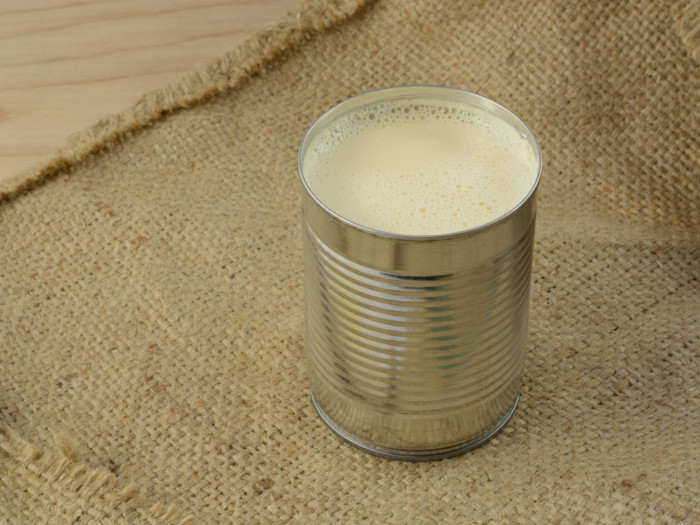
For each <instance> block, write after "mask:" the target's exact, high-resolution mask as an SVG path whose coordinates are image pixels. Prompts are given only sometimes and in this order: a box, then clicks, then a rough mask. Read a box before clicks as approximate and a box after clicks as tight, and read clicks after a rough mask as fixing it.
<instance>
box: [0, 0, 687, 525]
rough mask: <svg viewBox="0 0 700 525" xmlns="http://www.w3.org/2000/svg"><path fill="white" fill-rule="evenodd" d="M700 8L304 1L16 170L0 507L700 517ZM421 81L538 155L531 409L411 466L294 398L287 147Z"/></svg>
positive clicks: (6, 204)
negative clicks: (367, 102)
mask: <svg viewBox="0 0 700 525" xmlns="http://www.w3.org/2000/svg"><path fill="white" fill-rule="evenodd" d="M699 12H700V7H699V5H698V2H687V3H686V2H680V3H663V2H658V1H648V2H638V1H635V0H629V1H621V2H610V3H608V2H580V3H577V2H566V1H537V2H478V1H468V2H442V1H438V0H420V1H418V0H416V1H411V2H407V1H404V0H379V1H374V2H364V1H360V0H337V1H331V0H317V1H307V2H305V3H303V4H302V5H301V6H300V7H299V9H298V10H297V11H296V12H294V13H291V14H290V15H289V16H288V17H287V18H285V19H284V20H282V21H281V22H280V23H278V24H277V25H275V26H272V27H270V28H267V29H265V30H263V31H262V32H260V33H259V34H257V35H256V36H255V37H253V38H252V39H250V40H249V41H248V42H246V43H245V44H244V45H243V46H241V47H240V48H239V49H237V50H235V51H233V52H232V53H230V54H228V55H226V56H223V57H221V58H219V59H216V60H214V61H212V62H211V63H210V64H208V65H207V66H206V67H204V68H203V69H201V70H200V71H198V72H196V73H194V74H192V75H190V76H188V77H187V78H184V79H183V80H181V81H179V82H177V83H176V84H174V85H172V86H169V87H167V88H165V89H163V90H161V91H158V92H156V93H151V94H148V95H146V96H144V97H143V99H142V100H141V101H140V102H139V103H138V104H136V105H135V106H134V107H132V108H129V109H127V110H125V111H124V112H123V113H121V114H119V115H115V116H112V117H109V118H106V119H104V120H103V121H102V122H100V123H99V124H97V125H96V126H94V127H93V128H91V129H89V130H87V131H85V132H83V133H81V134H79V135H77V136H76V137H74V138H73V139H72V140H71V141H70V142H69V143H68V144H67V145H66V147H65V148H64V149H63V150H61V151H59V152H57V153H56V154H55V155H54V156H53V157H52V158H51V159H49V160H47V161H46V163H44V164H43V165H42V166H39V167H37V168H36V169H34V170H30V171H28V172H26V173H24V174H21V175H20V176H18V177H17V178H16V179H14V180H12V181H10V182H6V183H5V184H4V185H3V186H2V189H0V191H2V192H4V193H3V194H2V195H3V197H2V202H1V204H0V243H2V244H1V246H2V249H0V289H1V293H0V309H1V312H2V315H1V316H0V363H1V369H2V373H1V374H0V516H1V517H2V518H3V520H4V521H3V523H8V524H24V523H31V524H33V523H91V522H103V523H141V522H144V523H286V522H294V523H329V522H341V523H360V522H362V523H365V522H366V523H487V522H492V523H558V522H561V523H577V522H578V523H676V522H686V523H698V522H700V521H699V520H700V503H699V502H700V474H699V473H700V401H699V399H698V396H699V394H700V391H699V388H698V372H699V371H700V364H699V363H700V350H699V345H698V342H699V340H700V324H699V319H698V318H699V317H700V316H699V313H700V294H699V284H698V276H699V274H700V265H699V263H698V257H700V240H699V236H698V226H699V225H700V217H699V216H700V206H699V204H698V203H699V192H698V187H699V185H700V184H699V182H700V180H699V179H700V175H699V173H700V164H699V162H700V145H699V140H698V132H699V131H700V129H699V128H698V101H699V100H700V97H699V94H700V90H699V89H698V87H699V85H700V81H699V75H698V73H699V68H698V60H699V59H700V56H699V54H700V44H699V39H700V23H699V20H700V18H699V17H698V13H699ZM406 83H431V84H444V85H451V86H457V87H461V88H465V89H468V90H470V91H476V92H478V93H481V94H483V95H486V96H488V97H490V98H493V99H495V100H497V101H499V102H501V103H503V104H504V105H506V106H508V107H510V108H511V109H512V110H514V111H515V112H516V113H517V114H519V115H520V116H521V117H522V118H523V119H524V120H525V121H526V122H527V123H528V124H529V125H530V126H531V127H532V128H533V130H534V132H535V134H536V135H537V137H538V138H539V140H540V144H541V147H542V151H543V155H544V172H543V180H542V184H541V191H540V194H539V202H540V208H539V217H538V232H537V241H536V251H535V264H534V270H533V271H534V274H533V290H532V300H531V304H532V310H531V328H530V338H529V344H528V351H527V358H526V368H525V379H524V386H523V394H522V397H521V401H520V405H519V407H518V409H517V411H516V413H515V415H514V417H513V419H512V420H511V421H510V423H509V424H508V425H507V427H506V428H505V429H504V430H503V431H502V432H501V433H500V434H499V435H498V436H497V438H495V439H494V440H492V441H491V442H489V443H488V444H487V445H485V446H483V447H481V448H479V449H477V450H475V451H473V452H470V453H468V454H467V455H464V456H460V457H457V458H453V459H449V460H445V461H440V462H433V463H404V462H396V461H389V460H386V459H381V458H378V457H374V456H371V455H368V454H365V453H363V452H361V451H359V450H356V449H355V448H353V447H351V446H349V445H346V444H344V443H343V442H341V441H340V440H339V439H338V438H337V437H335V436H334V435H333V434H331V432H330V431H329V430H328V429H327V428H326V427H325V426H324V425H323V423H322V422H321V420H320V419H319V418H318V417H317V415H316V413H315V412H314V410H313V408H312V406H311V403H310V401H309V397H308V393H307V380H306V375H305V368H306V363H305V356H304V342H303V314H302V303H303V287H302V255H301V249H300V244H301V229H300V210H299V208H300V206H299V204H300V198H299V195H300V187H299V183H298V178H297V172H296V155H297V148H298V145H299V142H300V140H301V137H302V135H303V133H304V131H305V130H306V128H307V127H308V126H309V125H310V124H311V123H312V121H313V120H314V119H315V117H317V116H318V115H320V114H321V113H322V112H323V111H325V110H326V109H327V108H328V107H330V106H331V105H332V104H334V103H336V102H338V101H340V100H341V99H345V98H347V97H348V96H350V95H353V94H356V93H358V92H361V91H365V90H368V89H371V88H376V87H380V86H387V85H393V84H406Z"/></svg>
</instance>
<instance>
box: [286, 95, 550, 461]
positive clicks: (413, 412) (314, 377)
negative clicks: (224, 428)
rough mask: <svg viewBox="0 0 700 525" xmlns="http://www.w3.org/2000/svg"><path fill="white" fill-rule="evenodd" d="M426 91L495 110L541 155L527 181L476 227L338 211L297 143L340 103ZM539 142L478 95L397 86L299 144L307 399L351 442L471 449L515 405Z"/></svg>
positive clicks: (400, 449) (405, 455)
mask: <svg viewBox="0 0 700 525" xmlns="http://www.w3.org/2000/svg"><path fill="white" fill-rule="evenodd" d="M412 97H434V98H437V99H443V100H446V101H456V102H462V103H466V104H468V105H470V106H473V107H476V108H479V109H481V110H483V111H486V112H489V113H491V114H493V115H496V116H498V117H500V118H501V119H503V120H505V121H506V122H508V123H510V124H511V125H512V126H513V127H514V128H515V129H516V130H517V131H518V132H519V134H520V135H521V137H523V138H524V139H525V140H527V142H528V144H529V145H530V146H531V147H532V150H533V152H534V154H535V156H536V158H537V178H536V181H535V184H534V185H533V187H532V189H531V191H530V192H529V193H528V194H527V195H526V196H525V198H524V199H523V200H522V201H521V202H520V203H519V204H518V205H517V206H516V207H515V208H513V209H511V210H510V211H509V212H508V213H506V214H505V215H503V216H501V217H499V218H497V219H496V220H494V221H492V222H490V223H487V224H484V225H482V226H479V227H476V228H473V229H469V230H465V231H460V232H455V233H449V234H442V235H399V234H391V233H386V232H381V231H376V230H373V229H372V228H369V227H366V226H363V225H360V224H355V223H353V222H351V221H349V220H347V219H345V218H344V217H341V216H339V215H338V214H337V213H335V212H334V211H333V210H331V209H329V208H328V207H327V206H326V205H324V203H323V202H321V201H320V200H319V199H318V198H317V197H316V196H315V195H314V194H313V192H312V191H311V190H310V188H309V186H308V185H307V182H306V180H305V178H304V158H305V153H306V149H307V147H308V145H309V143H310V142H312V141H313V139H314V137H315V136H316V135H317V134H318V133H320V132H321V131H322V130H323V129H325V128H326V127H327V126H328V125H329V124H330V123H332V122H333V121H334V120H335V119H336V118H338V117H339V116H340V115H343V114H346V113H347V112H348V111H350V110H352V109H354V108H358V107H362V106H365V105H371V104H375V103H377V102H382V101H386V100H393V99H401V98H406V99H411V98H412ZM541 165H542V160H541V153H540V149H539V146H538V144H537V141H536V139H535V137H534V135H533V133H532V132H531V131H530V129H529V128H528V127H527V126H526V125H525V124H524V123H523V122H522V121H521V120H520V119H519V118H518V117H517V116H516V115H514V114H513V113H512V112H510V111H509V110H507V109H505V108H504V107H503V106H501V105H499V104H497V103H495V102H493V101H491V100H489V99H487V98H484V97H482V96H479V95H476V94H474V93H470V92H467V91H463V90H460V89H455V88H447V87H439V86H398V87H392V88H384V89H379V90H376V91H371V92H367V93H363V94H361V95H358V96H355V97H353V98H350V99H348V100H346V101H345V102H342V103H340V104H339V105H337V106H335V107H334V108H332V109H331V110H329V111H328V112H327V113H325V114H324V115H323V116H321V117H320V118H319V119H318V120H317V121H316V122H315V123H314V124H313V125H312V127H311V128H310V129H309V131H308V132H307V134H306V136H305V137H304V139H303V141H302V144H301V148H300V151H299V171H300V175H301V181H302V186H303V190H302V211H303V219H302V220H303V247H304V290H305V330H306V354H307V361H308V375H309V383H310V390H311V398H312V400H313V404H314V406H315V407H316V409H317V410H318V413H319V414H320V416H321V418H322V419H323V421H324V422H325V423H326V424H328V426H329V427H330V428H331V429H332V430H333V431H334V432H335V433H337V434H338V435H339V436H340V437H342V438H343V439H345V440H346V441H348V442H350V443H352V444H354V445H357V446H359V447H361V448H362V449H364V450H366V451H368V452H372V453H375V454H379V455H383V456H387V457H391V458H397V459H408V460H431V459H439V458H443V457H447V456H451V455H455V454H459V453H462V452H465V451H467V450H469V449H471V448H474V447H476V446H478V445H480V444H482V443H484V442H485V441H487V440H488V439H489V438H491V437H492V436H493V435H494V434H495V433H496V432H498V431H499V430H500V429H501V428H502V427H503V426H504V425H505V423H506V422H507V421H508V419H509V418H510V417H511V415H512V414H513V412H514V410H515V407H516V405H517V402H518V398H519V393H520V388H521V385H522V375H523V362H524V353H525V343H526V337H527V330H528V308H529V290H530V273H531V265H532V249H533V240H534V233H535V212H536V190H537V186H538V184H539V179H540V172H541Z"/></svg>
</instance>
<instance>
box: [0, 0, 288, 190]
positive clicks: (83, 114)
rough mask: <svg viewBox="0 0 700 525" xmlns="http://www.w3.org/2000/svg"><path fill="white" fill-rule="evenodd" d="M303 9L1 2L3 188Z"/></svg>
mask: <svg viewBox="0 0 700 525" xmlns="http://www.w3.org/2000/svg"><path fill="white" fill-rule="evenodd" d="M299 1H300V0H218V1H217V2H209V1H205V0H87V1H86V0H2V1H1V2H0V179H6V178H9V177H10V176H12V175H14V174H16V173H18V172H19V171H21V170H22V169H24V168H28V167H30V166H32V165H33V164H36V163H37V162H40V161H41V159H42V158H43V157H44V156H46V155H48V154H50V153H52V152H53V151H54V150H55V149H57V148H58V147H59V146H60V145H61V144H63V142H64V141H65V138H66V137H67V136H68V135H70V134H71V133H74V132H76V131H79V130H81V129H83V128H85V127H87V126H88V125H90V124H91V123H92V122H94V121H96V120H97V119H98V118H99V117H101V116H104V115H107V114H110V113H114V112H117V111H119V110H121V109H123V108H124V107H126V106H128V105H130V104H132V103H133V102H135V101H136V100H137V99H138V97H139V96H140V95H141V94H142V93H144V92H147V91H150V90H152V89H156V88H158V87H161V86H163V85H165V84H167V83H169V82H171V81H173V80H176V79H177V78H179V77H181V76H182V75H184V74H185V73H187V72H189V71H191V70H192V69H194V68H195V67H196V65H197V64H199V63H201V62H203V61H204V60H206V59H207V58H209V57H212V56H216V55H219V54H221V53H224V52H225V51H228V50H230V49H232V48H233V47H235V46H236V45H237V44H238V43H240V42H241V41H242V40H243V39H245V38H246V37H248V36H249V35H250V34H252V33H253V32H254V31H255V30H256V29H258V28H260V27H262V26H264V25H266V24H268V23H271V22H274V21H275V20H277V19H279V18H280V17H281V16H282V15H283V14H284V13H285V12H287V11H289V10H290V9H293V8H294V7H295V6H296V5H297V4H298V3H299Z"/></svg>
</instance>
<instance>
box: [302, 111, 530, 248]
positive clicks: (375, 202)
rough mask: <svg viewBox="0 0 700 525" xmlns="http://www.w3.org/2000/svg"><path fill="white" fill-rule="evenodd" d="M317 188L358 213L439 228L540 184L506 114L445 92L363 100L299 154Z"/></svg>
mask: <svg viewBox="0 0 700 525" xmlns="http://www.w3.org/2000/svg"><path fill="white" fill-rule="evenodd" d="M302 172H303V175H304V179H305V180H306V183H307V185H308V187H309V189H310V190H311V192H312V193H313V194H314V195H315V196H316V197H317V198H318V199H319V200H320V201H321V202H322V203H323V204H325V205H326V206H327V207H328V208H329V209H331V210H333V211H334V212H335V213H337V214H338V215H340V216H341V217H344V218H345V219H348V220H350V221H352V222H355V223H357V224H360V225H362V226H366V227H369V228H373V229H376V230H380V231H385V232H389V233H397V234H406V235H438V234H444V233H451V232H457V231H461V230H466V229H470V228H474V227H476V226H480V225H482V224H486V223H488V222H490V221H492V220H494V219H497V218H498V217H500V216H502V215H504V214H506V213H507V212H508V211H510V210H512V209H513V208H514V207H515V206H517V205H518V204H519V203H520V202H521V201H522V200H523V199H524V198H525V196H526V195H527V194H528V193H529V192H530V190H531V189H532V187H533V186H534V184H535V181H536V178H537V174H538V166H537V158H536V155H535V152H534V151H533V149H532V147H531V146H530V145H529V143H528V141H527V140H526V139H525V138H523V137H522V136H521V135H520V133H519V132H518V131H517V130H516V129H515V128H514V127H513V126H511V125H510V124H508V123H507V122H505V121H504V120H502V119H501V118H500V117H496V116H494V115H492V114H490V113H487V112H485V111H483V110H480V109H477V108H474V107H472V106H468V105H465V104H460V103H455V102H447V101H441V100H438V101H436V100H434V99H430V100H424V99H420V100H410V101H407V100H399V101H391V102H385V103H380V104H376V105H373V106H367V107H362V108H358V109H356V110H354V111H352V112H351V113H349V114H346V115H343V116H342V117H340V118H339V119H338V120H336V121H335V122H333V123H331V124H330V125H329V126H328V127H327V128H326V129H325V130H324V131H322V132H321V133H320V134H319V135H317V136H316V137H315V138H314V139H313V141H312V143H311V144H310V145H309V147H308V148H307V150H306V153H305V155H304V158H303V159H302Z"/></svg>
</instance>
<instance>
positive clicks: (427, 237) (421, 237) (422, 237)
mask: <svg viewBox="0 0 700 525" xmlns="http://www.w3.org/2000/svg"><path fill="white" fill-rule="evenodd" d="M412 89H414V90H428V89H430V90H445V91H452V92H458V93H461V94H465V95H469V96H471V97H475V98H477V99H480V100H481V101H482V102H484V103H485V105H488V106H492V107H494V108H498V109H499V111H502V112H505V113H506V114H508V115H510V116H511V117H512V118H514V119H515V120H516V121H517V122H518V123H519V124H521V125H522V127H523V128H524V129H525V131H526V132H527V134H528V135H529V138H530V139H531V140H532V143H533V145H534V148H535V154H536V156H537V176H536V177H535V182H534V183H533V184H532V187H531V188H530V190H529V191H528V193H527V194H526V195H525V196H524V197H523V198H522V199H521V200H520V202H518V204H516V205H515V206H513V207H512V208H511V209H510V210H508V211H507V212H506V213H504V214H503V215H500V216H498V217H496V218H495V219H493V220H491V221H489V222H486V223H484V224H480V225H478V226H474V227H472V228H467V229H464V230H457V231H454V232H447V233H437V234H409V233H393V232H387V231H384V230H379V229H376V228H372V227H370V226H365V225H363V224H360V223H358V222H355V221H351V220H350V219H347V218H346V217H343V216H342V215H340V214H339V213H337V212H335V211H334V210H332V209H331V208H329V207H328V206H327V205H326V204H325V203H324V202H323V201H322V200H321V199H319V198H318V197H317V196H316V194H315V193H314V192H313V191H312V190H311V188H310V187H309V185H308V183H307V182H306V179H305V177H304V171H303V169H302V162H303V161H302V159H303V155H304V152H305V151H306V147H305V146H306V143H307V141H308V138H309V136H310V135H311V134H312V133H313V131H314V130H315V128H316V127H317V126H318V125H319V124H320V123H321V122H322V121H323V120H324V119H325V118H327V115H329V114H331V113H337V112H339V111H340V108H342V107H343V106H346V105H350V104H352V103H353V102H354V101H356V100H357V99H358V98H360V97H365V96H367V95H370V94H373V93H378V92H383V91H388V90H412ZM416 95H420V93H418V92H416ZM297 168H298V171H299V178H300V179H301V183H302V185H303V186H304V189H305V190H306V192H307V193H308V194H309V196H310V197H311V198H312V199H313V200H314V202H315V203H316V204H317V205H318V206H320V207H321V208H322V209H323V210H324V211H325V212H327V213H328V214H329V215H331V216H332V217H333V218H335V219H336V220H338V221H340V222H341V223H343V224H345V225H347V226H350V227H352V228H355V229H357V230H360V231H362V232H365V233H368V234H371V235H374V236H378V237H387V238H391V239H405V240H410V241H432V240H436V239H448V238H452V237H461V236H465V235H471V234H474V233H478V232H481V231H483V230H487V229H489V228H491V227H493V226H494V225H495V224H498V223H501V222H503V221H504V220H506V219H507V218H508V217H510V216H512V215H514V214H515V213H516V212H517V211H518V210H519V209H520V208H522V207H523V205H525V203H526V202H528V201H529V200H530V199H531V197H532V195H533V194H534V193H535V192H536V191H537V188H538V187H539V184H540V178H541V176H542V150H541V149H540V144H539V142H538V141H537V137H535V134H534V133H533V132H532V130H531V129H530V127H529V126H528V125H527V124H526V123H525V122H524V121H523V120H522V119H521V118H520V117H519V116H518V115H516V114H515V113H514V112H513V111H511V110H510V109H508V108H507V107H505V106H503V105H502V104H499V103H498V102H496V101H494V100H492V99H490V98H488V97H485V96H483V95H479V94H478V93H474V92H472V91H467V90H466V89H461V88H456V87H451V86H440V85H434V84H403V85H395V86H387V87H382V88H377V89H371V90H369V91H364V92H362V93H358V94H356V95H353V96H351V97H349V98H347V99H345V100H343V101H342V102H339V103H337V104H335V105H334V106H332V107H331V108H330V109H328V110H326V111H325V112H324V113H323V114H321V116H319V117H318V118H317V119H316V120H315V121H314V122H313V124H311V126H310V127H309V129H308V130H307V131H306V133H305V134H304V137H303V138H302V140H301V144H300V146H299V154H298V156H297Z"/></svg>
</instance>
